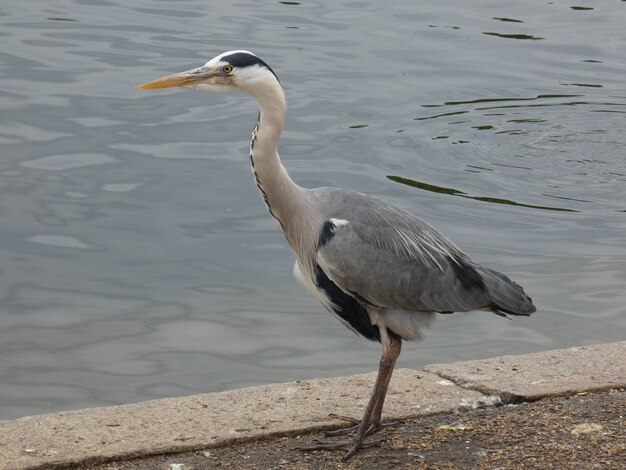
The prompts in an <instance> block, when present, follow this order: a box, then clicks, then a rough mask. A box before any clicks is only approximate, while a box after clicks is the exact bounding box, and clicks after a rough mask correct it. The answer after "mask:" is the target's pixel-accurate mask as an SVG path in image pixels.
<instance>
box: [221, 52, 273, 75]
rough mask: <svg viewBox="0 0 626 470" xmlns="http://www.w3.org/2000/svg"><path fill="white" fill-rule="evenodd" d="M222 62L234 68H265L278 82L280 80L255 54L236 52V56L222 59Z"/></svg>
mask: <svg viewBox="0 0 626 470" xmlns="http://www.w3.org/2000/svg"><path fill="white" fill-rule="evenodd" d="M221 60H222V61H224V62H228V63H229V64H230V65H232V66H233V67H250V66H252V65H258V66H260V67H265V68H266V69H267V70H269V71H270V72H272V74H273V75H274V76H275V77H276V80H278V76H277V75H276V74H275V73H274V71H273V70H272V68H271V67H270V66H269V65H267V64H266V63H265V62H264V61H263V60H261V59H259V58H258V57H257V56H255V55H254V54H249V53H247V52H235V53H234V54H230V55H227V56H224V57H222V59H221Z"/></svg>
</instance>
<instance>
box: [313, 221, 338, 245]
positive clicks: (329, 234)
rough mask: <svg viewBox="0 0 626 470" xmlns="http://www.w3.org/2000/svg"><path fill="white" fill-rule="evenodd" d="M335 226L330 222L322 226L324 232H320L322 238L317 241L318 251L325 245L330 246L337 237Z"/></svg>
mask: <svg viewBox="0 0 626 470" xmlns="http://www.w3.org/2000/svg"><path fill="white" fill-rule="evenodd" d="M335 228H336V227H335V224H333V223H332V222H331V221H330V220H327V221H326V222H324V225H322V230H321V231H320V237H319V240H318V241H317V249H318V250H319V249H320V248H321V247H323V246H324V245H326V244H328V242H329V241H330V240H331V239H332V238H333V236H334V235H335Z"/></svg>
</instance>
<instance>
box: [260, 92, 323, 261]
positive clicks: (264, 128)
mask: <svg viewBox="0 0 626 470" xmlns="http://www.w3.org/2000/svg"><path fill="white" fill-rule="evenodd" d="M251 94H252V95H253V96H254V97H255V98H256V100H257V102H258V104H259V107H260V112H259V119H258V122H257V125H256V127H255V128H254V130H253V131H252V136H251V138H250V163H251V165H252V172H253V174H254V178H255V180H256V184H257V187H258V188H259V191H260V192H261V196H262V197H263V200H264V201H265V204H266V205H267V208H268V209H269V211H270V213H271V214H272V216H273V217H274V218H275V219H276V220H277V221H278V223H279V224H280V226H281V228H282V229H283V232H284V233H285V236H286V237H287V240H288V241H289V243H290V244H291V246H292V247H293V248H294V250H295V251H296V253H298V252H301V251H302V250H303V249H304V246H303V245H304V244H305V241H304V240H303V239H304V238H305V237H304V234H305V233H306V231H305V229H304V226H305V225H306V223H307V221H306V220H303V218H305V219H306V215H307V212H308V204H307V195H306V191H305V190H304V189H303V188H301V187H299V186H298V185H297V184H295V183H294V182H293V180H292V179H291V178H290V177H289V174H288V173H287V170H285V167H284V166H283V165H282V163H281V161H280V157H279V156H278V150H277V147H278V140H279V138H280V135H281V132H282V130H283V127H284V125H285V115H286V114H287V104H286V101H285V94H284V93H283V90H282V88H281V86H280V84H279V83H278V81H277V80H272V81H271V82H269V83H264V84H262V85H258V86H257V87H255V89H254V91H251ZM310 222H311V221H309V223H310Z"/></svg>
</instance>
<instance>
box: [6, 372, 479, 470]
mask: <svg viewBox="0 0 626 470" xmlns="http://www.w3.org/2000/svg"><path fill="white" fill-rule="evenodd" d="M374 380H375V373H370V374H363V375H355V376H350V377H339V378H332V379H313V380H301V381H297V382H289V383H283V384H270V385H263V386H259V387H251V388H245V389H239V390H232V391H227V392H221V393H210V394H203V395H193V396H188V397H179V398H168V399H163V400H153V401H148V402H143V403H137V404H132V405H122V406H113V407H107V408H91V409H82V410H75V411H67V412H62V413H51V414H45V415H38V416H32V417H26V418H21V419H17V420H14V421H0V468H7V469H37V468H46V469H50V468H63V467H66V466H69V465H77V464H85V463H100V462H105V461H109V460H114V459H116V460H123V459H129V458H133V457H138V456H147V455H155V454H164V453H172V452H180V451H188V450H199V449H207V448H211V447H218V446H223V445H227V444H229V443H232V442H235V441H239V442H241V441H245V440H253V439H265V438H270V437H273V436H277V435H282V436H284V435H289V434H292V435H293V434H303V433H310V432H313V431H318V430H321V429H332V428H333V427H334V428H337V427H340V426H341V425H345V423H342V422H340V421H337V420H333V419H330V418H329V417H328V414H329V413H330V412H334V413H337V414H341V415H348V416H355V417H360V416H361V414H362V412H363V409H364V408H365V405H366V402H367V399H368V398H369V395H370V391H371V388H372V386H373V383H374ZM485 401H486V397H484V396H483V394H481V393H479V392H475V391H473V390H465V389H462V388H460V387H457V386H455V385H454V384H452V383H451V382H450V381H447V380H443V379H442V378H441V377H439V376H438V375H435V374H431V373H428V372H423V371H415V370H411V369H399V370H397V371H396V372H395V373H394V377H393V380H392V384H391V386H390V389H389V393H388V396H387V401H386V403H385V418H386V419H403V418H408V417H414V416H419V415H428V414H436V413H449V412H453V411H455V410H458V409H463V408H468V407H476V406H480V404H481V403H482V402H485Z"/></svg>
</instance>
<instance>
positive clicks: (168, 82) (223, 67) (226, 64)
mask: <svg viewBox="0 0 626 470" xmlns="http://www.w3.org/2000/svg"><path fill="white" fill-rule="evenodd" d="M277 84H278V78H277V77H276V74H275V73H274V72H273V71H272V69H271V68H270V66H269V65H267V64H266V63H265V62H263V61H262V60H261V59H259V58H258V57H257V56H256V55H254V54H253V53H252V52H248V51H228V52H224V53H222V54H220V55H218V56H217V57H214V58H213V59H211V60H209V61H208V62H207V63H206V64H204V65H203V66H202V67H198V68H195V69H191V70H187V71H186V72H181V73H177V74H174V75H168V76H167V77H161V78H157V79H156V80H153V81H151V82H147V83H143V84H141V85H139V86H137V89H139V90H149V89H154V88H171V87H190V88H197V89H199V90H232V89H235V90H237V89H238V90H241V91H244V92H247V93H251V94H255V91H256V90H257V89H259V88H263V87H265V86H276V85H277Z"/></svg>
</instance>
